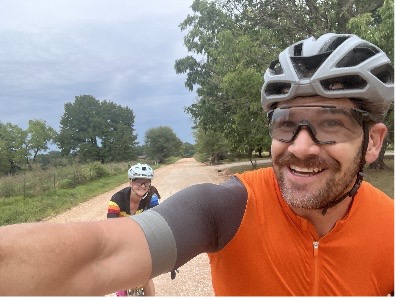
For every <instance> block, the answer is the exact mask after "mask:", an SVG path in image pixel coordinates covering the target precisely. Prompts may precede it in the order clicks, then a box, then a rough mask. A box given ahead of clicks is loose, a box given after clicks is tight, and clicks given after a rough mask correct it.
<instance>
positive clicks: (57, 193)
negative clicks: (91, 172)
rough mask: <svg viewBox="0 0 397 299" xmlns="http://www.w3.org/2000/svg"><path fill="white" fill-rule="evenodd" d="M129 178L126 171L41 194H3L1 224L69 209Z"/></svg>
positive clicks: (19, 221)
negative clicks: (25, 195)
mask: <svg viewBox="0 0 397 299" xmlns="http://www.w3.org/2000/svg"><path fill="white" fill-rule="evenodd" d="M125 182H126V175H125V173H122V174H117V175H112V176H106V177H102V178H100V179H97V180H95V181H91V182H89V183H87V184H84V185H79V186H77V187H75V188H73V189H54V190H51V191H48V192H46V193H44V194H42V195H40V196H35V197H28V198H25V199H24V198H23V197H22V196H15V197H8V198H0V211H1V213H0V226H2V225H7V224H14V223H21V222H33V221H40V220H42V219H45V218H47V217H49V216H52V215H54V214H58V213H60V212H63V211H66V210H67V209H70V208H72V207H74V206H76V205H78V204H79V203H82V202H85V201H87V200H89V199H91V198H92V197H95V196H97V195H100V194H102V193H105V192H107V191H109V190H111V189H113V188H116V187H117V186H119V185H121V184H123V183H125Z"/></svg>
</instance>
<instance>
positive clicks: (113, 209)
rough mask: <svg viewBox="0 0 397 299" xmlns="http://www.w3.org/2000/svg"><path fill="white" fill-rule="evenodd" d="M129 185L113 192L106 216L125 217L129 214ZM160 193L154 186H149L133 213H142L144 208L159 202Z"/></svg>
mask: <svg viewBox="0 0 397 299" xmlns="http://www.w3.org/2000/svg"><path fill="white" fill-rule="evenodd" d="M130 196H131V187H126V188H124V189H122V190H120V191H118V192H117V193H115V194H114V195H113V196H112V198H111V200H110V201H109V205H108V213H107V218H117V217H125V216H129V215H131V212H130ZM159 199H160V194H159V192H158V191H157V189H156V187H154V186H150V189H149V191H148V192H147V193H146V195H145V196H144V197H143V198H142V199H141V201H140V202H139V206H138V209H137V211H136V213H135V214H139V213H142V212H143V211H144V210H147V209H151V208H153V207H155V206H157V205H158V204H159Z"/></svg>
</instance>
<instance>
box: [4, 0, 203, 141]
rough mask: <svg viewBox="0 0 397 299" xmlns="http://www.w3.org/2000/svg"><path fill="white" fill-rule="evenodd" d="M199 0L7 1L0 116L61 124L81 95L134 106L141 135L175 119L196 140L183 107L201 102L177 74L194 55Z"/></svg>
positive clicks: (182, 133)
mask: <svg viewBox="0 0 397 299" xmlns="http://www.w3.org/2000/svg"><path fill="white" fill-rule="evenodd" d="M191 3H192V0H34V1H32V0H0V7H1V10H0V20H1V21H0V122H2V123H7V122H9V123H12V124H13V125H18V126H19V127H21V128H22V129H26V128H27V125H28V121H29V120H32V119H42V120H45V121H46V122H47V124H48V125H49V126H51V127H53V128H54V129H55V130H57V131H59V122H60V119H61V117H62V115H63V113H64V104H65V103H70V102H73V101H74V98H75V96H79V95H84V94H87V95H92V96H94V97H95V98H96V99H97V100H100V101H102V100H108V101H112V102H114V103H116V104H118V105H121V106H123V107H125V106H128V107H129V108H131V109H132V110H133V111H134V113H135V129H136V133H137V134H138V141H139V142H140V143H141V144H143V141H144V134H145V132H146V131H147V130H148V129H150V128H153V127H157V126H169V127H171V128H172V129H173V131H174V132H175V134H176V135H177V136H178V137H179V138H180V139H181V140H182V141H183V142H190V143H194V139H193V137H192V132H191V126H192V121H191V119H190V117H189V115H188V114H186V113H185V112H184V107H186V106H189V105H191V104H192V103H193V102H194V101H195V98H196V96H195V94H194V93H193V92H189V91H188V90H187V89H186V88H185V86H184V82H185V79H186V75H184V74H182V75H177V74H176V73H175V70H174V63H175V60H177V59H179V58H183V57H185V56H186V55H188V52H187V50H186V48H185V47H184V45H183V37H184V35H186V33H187V32H186V31H183V32H181V30H180V28H179V27H178V25H179V24H180V23H181V22H182V21H183V20H184V19H185V18H186V17H187V15H188V14H191V13H192V11H191V9H190V5H191Z"/></svg>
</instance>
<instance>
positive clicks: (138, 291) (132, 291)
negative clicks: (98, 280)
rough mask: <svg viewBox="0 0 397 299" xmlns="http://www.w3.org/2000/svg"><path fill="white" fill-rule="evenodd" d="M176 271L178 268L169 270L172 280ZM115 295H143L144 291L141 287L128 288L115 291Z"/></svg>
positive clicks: (177, 271)
mask: <svg viewBox="0 0 397 299" xmlns="http://www.w3.org/2000/svg"><path fill="white" fill-rule="evenodd" d="M176 273H179V270H178V269H176V270H174V271H171V279H172V280H174V279H175V278H176ZM116 296H128V297H131V296H145V292H144V290H143V288H137V289H129V290H126V291H119V292H117V293H116Z"/></svg>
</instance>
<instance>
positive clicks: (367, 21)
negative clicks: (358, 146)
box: [348, 0, 394, 169]
mask: <svg viewBox="0 0 397 299" xmlns="http://www.w3.org/2000/svg"><path fill="white" fill-rule="evenodd" d="M348 27H349V29H350V30H351V31H352V32H353V33H355V34H357V35H359V36H361V37H362V38H364V39H366V40H368V41H370V42H372V43H374V44H375V45H377V46H378V47H380V48H381V49H382V50H383V51H385V52H386V54H387V55H388V56H389V58H390V59H391V61H392V63H394V2H393V1H391V0H385V1H384V3H383V5H382V7H380V8H379V9H377V10H375V11H373V12H367V13H363V14H361V15H358V16H357V17H355V18H352V19H350V21H349V24H348ZM385 124H386V126H387V127H388V129H389V132H388V134H387V136H386V140H385V142H384V143H383V146H382V150H381V152H380V155H379V157H378V159H377V160H376V161H375V162H373V163H371V164H370V166H369V167H370V168H373V169H385V168H386V164H385V163H384V156H385V152H386V149H387V147H388V146H389V145H390V144H394V102H392V105H391V107H390V110H389V111H388V113H387V115H386V118H385Z"/></svg>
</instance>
